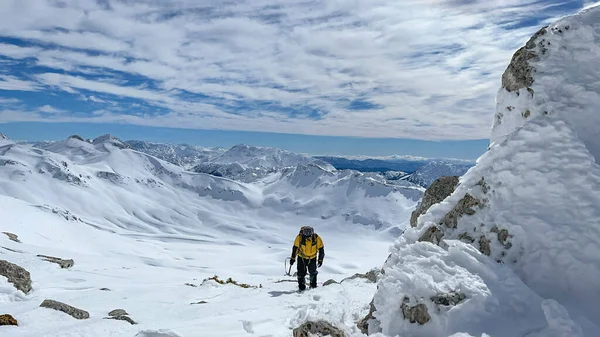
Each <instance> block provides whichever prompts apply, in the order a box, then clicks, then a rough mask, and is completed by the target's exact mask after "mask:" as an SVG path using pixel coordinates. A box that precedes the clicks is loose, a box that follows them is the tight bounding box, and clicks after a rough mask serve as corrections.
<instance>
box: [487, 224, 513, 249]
mask: <svg viewBox="0 0 600 337" xmlns="http://www.w3.org/2000/svg"><path fill="white" fill-rule="evenodd" d="M490 231H491V232H494V233H496V234H497V235H498V241H500V243H501V244H503V245H506V244H507V243H506V240H508V237H509V236H510V235H509V233H508V230H507V229H505V228H502V229H499V228H498V226H494V227H492V229H491V230H490Z"/></svg>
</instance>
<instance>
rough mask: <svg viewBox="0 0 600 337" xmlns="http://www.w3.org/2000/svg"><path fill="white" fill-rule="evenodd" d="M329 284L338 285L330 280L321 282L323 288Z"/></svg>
mask: <svg viewBox="0 0 600 337" xmlns="http://www.w3.org/2000/svg"><path fill="white" fill-rule="evenodd" d="M330 284H339V282H338V281H336V280H333V279H330V280H327V281H325V282H323V287H324V286H328V285H330Z"/></svg>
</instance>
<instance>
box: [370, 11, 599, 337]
mask: <svg viewBox="0 0 600 337" xmlns="http://www.w3.org/2000/svg"><path fill="white" fill-rule="evenodd" d="M598 52H600V7H593V8H591V9H588V10H585V11H582V12H581V13H579V14H577V15H575V16H571V17H566V18H563V19H561V20H559V21H558V22H557V23H554V24H552V25H550V26H549V27H547V28H544V29H543V30H541V31H539V32H538V33H536V34H535V35H534V37H533V38H532V39H531V40H530V41H529V42H528V43H527V45H526V46H525V47H524V48H523V49H520V50H519V51H517V53H516V54H515V57H514V58H513V61H512V63H511V65H510V66H509V67H508V69H507V72H506V73H505V75H504V76H503V88H502V89H501V90H500V91H499V93H498V99H497V101H498V111H497V113H496V116H495V120H494V126H493V130H492V135H491V145H490V149H489V150H488V151H487V152H486V153H485V154H484V155H483V156H482V157H480V158H479V159H478V161H477V165H476V166H475V167H473V168H472V169H470V170H469V171H468V172H467V173H466V174H465V175H463V176H462V177H460V179H459V185H458V186H457V187H456V189H455V191H454V192H453V193H452V194H451V195H450V196H449V197H447V198H445V199H444V200H443V201H442V202H440V203H438V204H435V205H433V206H431V207H430V208H429V209H428V210H427V212H426V213H425V214H422V215H420V216H419V217H418V219H417V223H416V227H410V228H408V229H407V230H406V231H405V232H404V234H403V235H402V236H401V237H400V238H399V239H398V241H397V242H396V243H395V244H394V246H393V247H392V251H391V254H390V256H389V257H388V259H387V260H386V262H385V264H384V267H383V270H384V275H383V278H382V280H381V281H380V282H379V284H378V290H377V292H376V294H375V297H374V300H373V306H374V309H375V310H374V311H373V313H372V318H371V319H369V320H368V322H367V323H368V332H369V333H380V334H383V335H385V336H396V335H400V336H416V337H418V336H457V335H461V336H477V337H479V336H482V335H490V336H506V337H512V336H515V337H516V336H528V337H533V336H536V337H537V336H585V337H587V336H590V337H592V336H599V335H600V324H599V323H598V322H600V311H599V310H598V309H597V305H598V302H599V301H600V293H598V291H597V289H598V285H597V280H598V279H600V193H598V191H600V165H598V158H600V140H599V139H600V138H598V135H599V132H600V128H598V125H600V113H598V112H597V111H598V106H600V87H599V86H598V85H597V83H600V72H598V71H597V69H598V67H597V65H598V63H599V61H598V58H597V55H598ZM444 294H446V295H444ZM448 294H453V295H452V296H449V295H448ZM440 296H441V297H440ZM440 299H442V300H440ZM454 299H460V301H455V300H454ZM450 300H452V301H450ZM446 304H449V305H446ZM425 309H426V310H425ZM425 312H426V313H427V315H429V316H430V317H429V319H425V318H426V315H425Z"/></svg>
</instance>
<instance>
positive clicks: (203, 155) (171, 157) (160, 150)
mask: <svg viewBox="0 0 600 337" xmlns="http://www.w3.org/2000/svg"><path fill="white" fill-rule="evenodd" d="M125 143H127V144H129V146H131V148H132V149H134V150H136V151H139V152H143V153H147V154H149V155H152V156H154V157H156V158H159V159H162V160H165V161H168V162H169V163H172V164H175V165H179V166H181V167H183V168H185V169H191V168H192V167H194V166H196V165H198V164H199V163H203V162H208V161H210V160H211V159H212V158H214V157H216V156H218V155H220V154H222V153H224V152H225V149H223V148H206V147H202V146H193V145H188V144H178V145H174V144H162V143H152V142H145V141H139V140H129V141H126V142H125Z"/></svg>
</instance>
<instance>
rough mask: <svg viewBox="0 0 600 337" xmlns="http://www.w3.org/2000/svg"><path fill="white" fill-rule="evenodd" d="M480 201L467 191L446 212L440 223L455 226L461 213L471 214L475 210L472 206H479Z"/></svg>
mask: <svg viewBox="0 0 600 337" xmlns="http://www.w3.org/2000/svg"><path fill="white" fill-rule="evenodd" d="M481 204H482V203H481V202H480V201H479V200H477V199H476V198H474V197H473V196H471V195H470V194H469V193H467V194H466V195H465V196H464V197H463V198H462V199H460V201H459V202H458V203H457V204H456V206H454V208H452V210H451V211H450V212H448V214H446V215H445V216H444V218H443V219H442V221H440V225H445V226H446V227H448V228H456V226H457V225H458V219H460V217H462V216H463V215H465V214H466V215H473V214H475V210H474V209H473V207H475V206H480V205H481Z"/></svg>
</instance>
